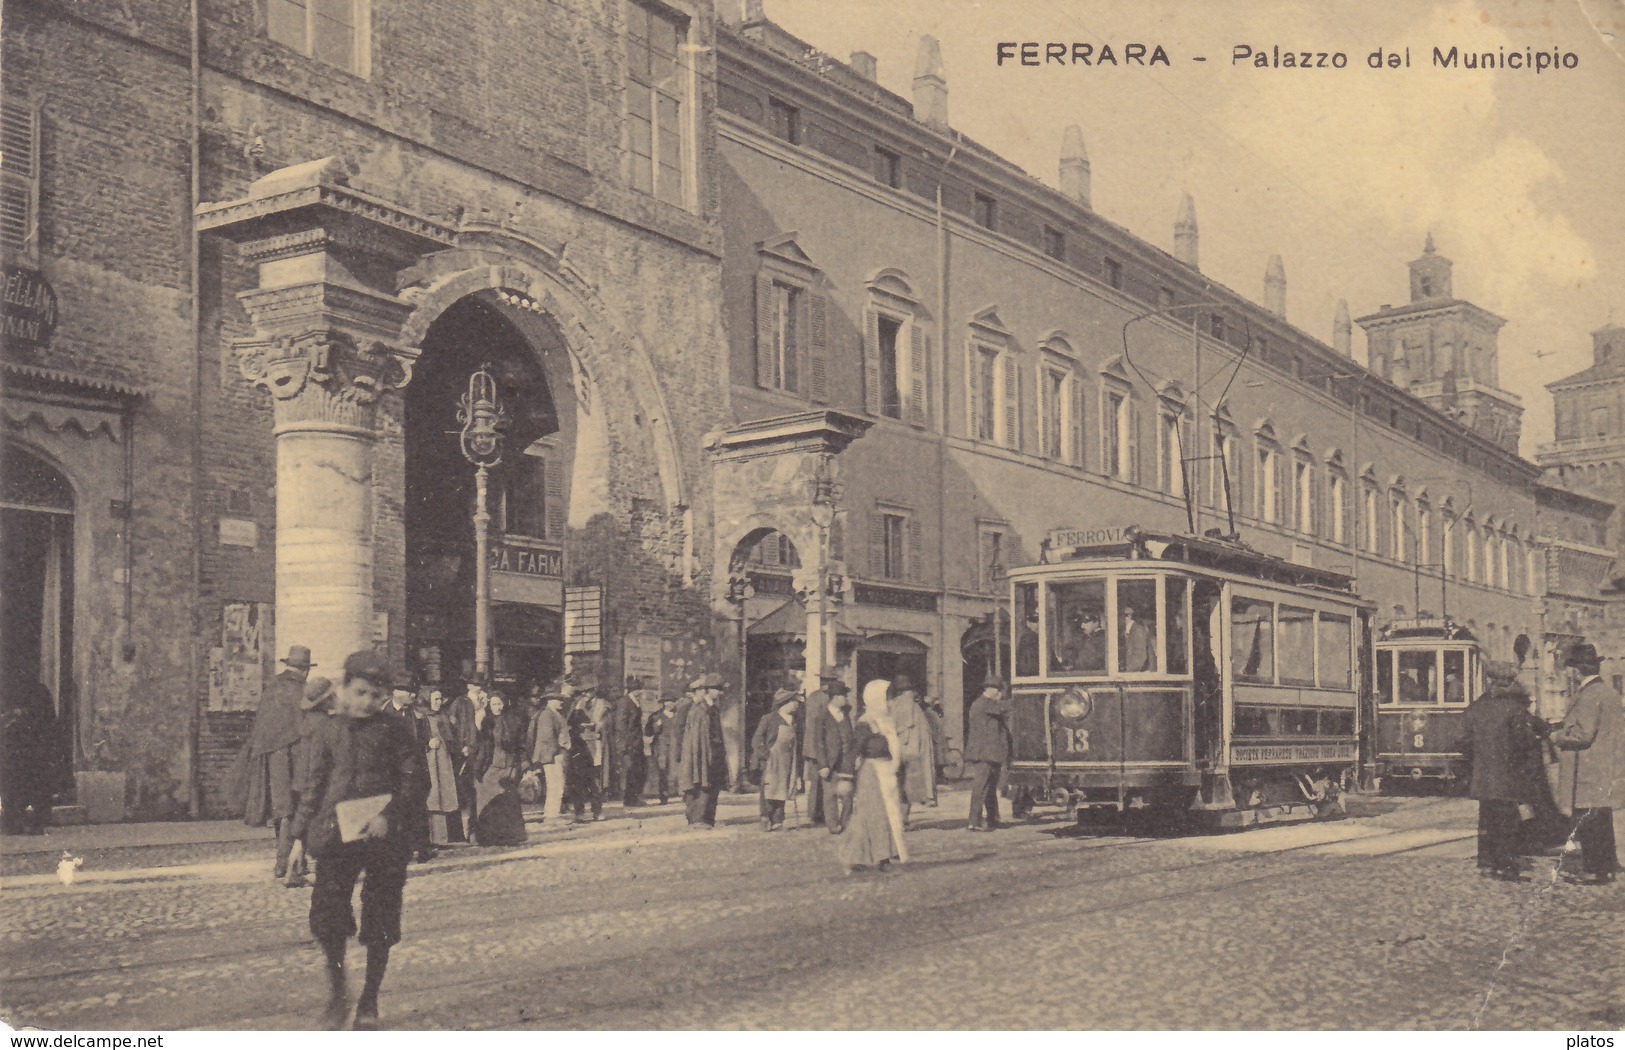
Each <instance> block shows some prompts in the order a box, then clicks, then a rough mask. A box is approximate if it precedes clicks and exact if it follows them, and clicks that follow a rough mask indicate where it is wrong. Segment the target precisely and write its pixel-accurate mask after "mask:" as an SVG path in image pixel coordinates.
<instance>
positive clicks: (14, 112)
mask: <svg viewBox="0 0 1625 1050" xmlns="http://www.w3.org/2000/svg"><path fill="white" fill-rule="evenodd" d="M39 125H40V120H39V110H38V109H37V108H35V107H34V106H33V105H30V104H28V103H23V102H12V101H6V102H4V103H0V245H4V246H5V247H7V248H12V249H15V250H17V251H20V252H24V253H27V254H33V253H34V252H36V251H38V250H39V238H38V234H39V148H40V128H39Z"/></svg>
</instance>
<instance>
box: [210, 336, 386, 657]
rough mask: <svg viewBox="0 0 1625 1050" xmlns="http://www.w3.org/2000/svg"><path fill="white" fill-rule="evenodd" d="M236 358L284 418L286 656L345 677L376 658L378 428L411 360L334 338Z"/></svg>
mask: <svg viewBox="0 0 1625 1050" xmlns="http://www.w3.org/2000/svg"><path fill="white" fill-rule="evenodd" d="M236 349H237V352H238V354H239V364H240V366H241V368H242V371H243V374H244V376H246V377H247V378H248V379H249V381H250V382H253V383H255V384H257V385H259V386H261V387H263V388H264V389H266V390H268V391H269V392H270V394H271V396H272V398H273V404H274V406H275V411H276V426H275V430H274V431H273V433H274V434H275V435H276V509H277V516H276V526H277V527H276V609H277V617H276V634H277V651H278V652H285V651H286V650H287V647H288V646H289V645H305V646H309V647H310V650H311V653H312V654H313V656H314V658H315V660H316V662H317V663H318V664H320V665H321V666H322V667H323V668H325V669H327V671H328V673H329V675H330V676H331V675H336V674H337V672H338V669H339V668H340V667H342V666H343V663H344V657H345V656H346V655H348V654H349V653H352V652H355V651H357V650H359V649H369V648H372V646H373V633H372V625H373V612H374V608H373V576H372V564H373V544H372V532H373V517H372V486H373V476H372V455H373V446H374V444H375V441H376V430H375V420H374V418H373V416H374V408H375V405H376V402H377V399H378V396H379V393H380V392H381V391H382V390H386V389H390V388H393V387H397V386H401V385H404V383H405V382H406V378H407V376H408V375H409V372H408V370H407V367H406V362H408V361H409V358H407V357H406V355H404V354H402V353H400V352H399V351H396V350H391V349H389V348H386V347H384V346H382V345H381V344H375V345H374V346H373V347H371V348H369V349H362V348H359V347H357V346H356V344H355V341H354V339H353V338H352V337H350V336H349V335H348V334H346V333H344V332H342V331H339V330H336V329H330V330H328V331H326V332H313V333H309V334H307V335H306V336H304V337H302V338H299V339H288V340H282V341H279V342H274V343H272V342H266V341H263V340H243V341H241V342H239V343H238V344H237V346H236ZM335 680H336V679H335Z"/></svg>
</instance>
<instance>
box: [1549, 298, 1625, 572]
mask: <svg viewBox="0 0 1625 1050" xmlns="http://www.w3.org/2000/svg"><path fill="white" fill-rule="evenodd" d="M1546 389H1547V390H1549V391H1551V393H1552V410H1553V411H1552V415H1553V417H1554V423H1555V424H1556V426H1555V433H1554V435H1553V436H1554V438H1555V440H1553V441H1552V442H1551V443H1550V444H1546V445H1542V446H1540V449H1539V451H1538V453H1537V455H1536V456H1535V461H1536V462H1537V463H1539V464H1540V465H1541V466H1543V467H1545V468H1546V474H1547V477H1548V478H1549V479H1550V480H1551V481H1552V483H1553V484H1555V485H1557V486H1558V487H1560V488H1566V489H1573V490H1576V491H1578V492H1582V493H1585V494H1586V495H1589V496H1595V497H1597V498H1598V499H1604V500H1607V501H1608V502H1610V503H1612V504H1614V514H1613V518H1612V520H1611V522H1610V527H1609V533H1610V535H1611V536H1612V538H1613V545H1614V547H1615V548H1616V549H1617V550H1618V551H1619V558H1618V560H1616V561H1615V563H1614V564H1615V566H1616V568H1615V570H1614V571H1615V573H1616V575H1619V576H1620V577H1621V578H1622V579H1625V328H1622V327H1620V326H1619V325H1617V324H1614V323H1613V322H1609V323H1608V324H1606V325H1604V326H1603V327H1601V328H1599V329H1597V330H1596V331H1595V332H1592V333H1591V367H1590V368H1587V369H1586V370H1585V371H1583V372H1576V373H1575V374H1574V375H1571V376H1565V377H1564V378H1562V379H1559V380H1558V381H1557V382H1555V383H1547V384H1546Z"/></svg>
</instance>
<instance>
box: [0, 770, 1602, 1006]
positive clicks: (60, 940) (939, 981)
mask: <svg viewBox="0 0 1625 1050" xmlns="http://www.w3.org/2000/svg"><path fill="white" fill-rule="evenodd" d="M963 803H964V795H963V794H962V793H955V794H950V795H949V796H948V797H947V798H946V799H945V800H944V805H943V808H941V809H937V810H929V809H927V810H923V811H921V812H919V813H917V814H916V816H917V818H919V819H917V821H916V824H917V830H915V831H913V832H911V834H910V845H911V849H912V851H913V854H914V859H913V861H912V862H911V863H910V864H908V865H907V866H906V867H904V868H903V869H902V870H901V871H900V872H899V873H897V874H896V875H892V876H886V875H880V874H860V875H856V876H848V875H846V874H844V873H843V872H842V870H841V869H840V867H839V865H838V864H837V862H836V860H835V858H834V855H833V851H832V849H831V843H830V840H829V836H828V835H827V834H826V833H825V832H824V831H822V830H799V831H794V832H788V833H780V834H775V835H764V834H762V833H761V832H760V831H759V830H758V827H757V825H756V824H755V821H754V819H753V818H754V799H745V798H737V797H735V798H730V799H729V800H727V801H726V803H725V806H724V809H723V814H722V815H723V817H724V819H725V821H726V824H725V826H719V828H718V829H717V830H715V831H712V832H707V833H698V834H690V833H688V832H687V831H686V830H685V829H684V828H683V824H682V819H681V815H680V814H679V813H677V812H676V811H675V807H671V806H668V807H664V808H660V807H652V808H650V809H647V810H639V811H634V813H633V814H632V816H631V817H625V816H620V815H617V814H616V811H614V810H611V811H610V812H611V816H612V819H611V820H608V821H606V822H604V823H602V824H596V825H591V826H588V827H584V828H581V829H578V830H575V831H571V832H568V833H566V832H562V831H555V830H542V829H541V827H539V826H537V825H535V824H534V823H533V824H532V829H531V830H532V836H531V843H530V845H529V846H527V847H525V848H522V849H519V850H510V851H506V852H500V851H495V850H490V851H481V850H466V851H463V852H461V853H453V854H447V855H443V856H442V857H441V858H439V859H436V860H435V861H433V862H431V863H429V864H426V865H421V866H417V867H414V869H413V877H412V878H411V880H410V881H409V883H408V886H407V903H406V937H405V941H404V943H403V944H402V945H401V947H399V948H398V949H397V950H396V952H395V955H394V961H393V962H392V967H391V972H390V977H389V980H388V982H387V983H386V985H385V994H384V1001H383V1009H384V1011H385V1018H384V1020H385V1024H386V1026H388V1027H393V1028H400V1029H438V1028H450V1029H461V1028H494V1029H513V1028H608V1029H616V1028H654V1027H660V1028H681V1029H706V1028H719V1029H737V1028H811V1029H820V1028H831V1027H835V1028H905V1029H908V1028H926V1029H941V1028H980V1027H986V1028H1086V1029H1088V1028H1094V1029H1100V1028H1106V1029H1117V1028H1123V1029H1140V1028H1176V1029H1183V1028H1192V1029H1206V1028H1219V1029H1369V1028H1380V1029H1464V1028H1469V1027H1474V1026H1476V1027H1479V1028H1483V1029H1573V1030H1579V1031H1585V1030H1592V1029H1598V1028H1606V1029H1614V1028H1618V1027H1620V1025H1621V1024H1622V1023H1625V996H1622V992H1625V961H1622V957H1621V954H1620V952H1619V951H1618V946H1619V945H1620V944H1621V943H1625V891H1622V890H1621V888H1620V887H1619V886H1618V885H1616V886H1613V887H1609V888H1582V887H1574V886H1570V885H1567V884H1564V883H1561V882H1555V881H1554V880H1553V878H1552V868H1553V865H1554V864H1555V863H1556V862H1555V861H1554V860H1553V859H1550V858H1546V859H1538V860H1536V861H1534V862H1533V865H1532V869H1531V871H1530V876H1531V881H1530V882H1528V883H1525V884H1504V883H1495V882H1486V881H1483V880H1481V879H1479V878H1478V877H1477V876H1476V874H1475V872H1474V868H1473V863H1472V852H1473V835H1472V826H1473V825H1472V821H1473V814H1474V810H1473V805H1472V803H1470V802H1467V801H1465V800H1460V799H1450V798H1417V799H1392V798H1365V799H1360V800H1357V801H1356V802H1355V804H1354V805H1353V807H1352V809H1353V815H1352V816H1351V817H1350V818H1348V819H1344V820H1338V821H1333V822H1328V823H1318V824H1309V825H1297V826H1281V827H1273V828H1264V829H1259V830H1253V831H1245V832H1239V833H1231V834H1226V835H1198V836H1167V837H1163V836H1149V837H1148V836H1134V835H1127V834H1112V833H1104V832H1100V831H1079V830H1075V829H1073V828H1071V827H1070V826H1069V825H1067V824H1066V823H1064V822H1062V821H1061V820H1060V819H1059V817H1058V815H1056V814H1053V813H1048V812H1046V811H1040V813H1039V815H1038V818H1037V819H1036V820H1035V821H1034V822H1032V823H1028V824H1025V825H1017V826H1012V827H1008V828H1006V829H1004V830H1001V831H999V832H997V833H996V834H992V835H985V836H984V835H965V834H964V833H963V832H962V831H961V830H960V829H961V826H962V823H963V822H962V820H961V819H960V814H961V813H962V810H963ZM263 846H264V844H262V843H257V842H239V843H238V844H237V845H236V847H235V848H233V847H232V846H231V844H229V843H213V844H207V843H206V844H203V845H191V846H180V847H177V848H176V850H177V852H175V853H172V854H171V856H170V859H169V860H168V861H167V863H166V864H163V865H158V866H151V865H153V864H154V862H153V857H152V854H153V853H154V852H156V851H155V850H153V849H150V848H149V849H142V850H136V851H131V852H132V853H133V855H134V857H135V859H134V861H133V862H132V863H134V864H136V865H139V866H140V867H139V868H136V867H130V866H128V865H122V866H121V865H119V864H118V863H117V860H118V857H119V856H120V855H121V854H120V853H119V851H111V852H109V853H107V854H105V855H104V856H103V857H102V859H101V862H100V863H101V865H102V867H100V868H97V867H92V866H90V865H89V864H88V863H87V869H86V870H85V872H84V876H85V877H84V878H83V880H82V881H80V882H78V883H77V884H75V885H73V886H70V887H64V886H61V885H59V884H58V883H57V882H56V881H55V879H54V877H48V876H42V875H34V874H27V873H22V874H11V875H9V876H8V877H7V878H6V879H5V894H4V901H3V903H0V929H3V931H4V938H5V945H6V948H5V956H6V960H7V962H6V976H5V987H4V996H3V998H4V1010H5V1014H6V1016H7V1020H8V1021H10V1022H11V1023H12V1024H14V1025H24V1024H28V1025H37V1026H40V1027H43V1028H47V1029H105V1028H116V1029H127V1030H141V1029H177V1028H251V1029H262V1028H268V1029H282V1028H301V1027H308V1026H309V1025H310V1024H311V1023H312V1022H313V1021H314V1019H315V1017H316V1015H317V1011H318V1009H319V1007H320V1005H321V997H322V992H321V977H320V973H319V969H320V968H319V964H318V955H317V952H316V951H315V948H314V946H313V944H312V942H311V941H310V940H309V938H308V935H307V933H306V930H305V910H306V906H307V901H308V891H291V890H286V889H282V888H280V887H278V886H276V885H274V884H273V883H271V881H270V879H269V878H268V876H267V875H266V874H265V872H264V869H265V868H266V867H267V866H268V859H267V858H268V853H267V851H266V850H265V849H264V848H263ZM199 850H201V851H202V852H201V853H188V852H187V851H199ZM21 859H22V858H18V857H12V858H9V860H10V862H11V863H10V865H9V867H8V870H10V871H16V870H17V868H18V864H17V862H18V861H19V860H21ZM786 987H794V988H795V989H796V994H795V995H784V994H782V993H783V990H784V989H785V988H786Z"/></svg>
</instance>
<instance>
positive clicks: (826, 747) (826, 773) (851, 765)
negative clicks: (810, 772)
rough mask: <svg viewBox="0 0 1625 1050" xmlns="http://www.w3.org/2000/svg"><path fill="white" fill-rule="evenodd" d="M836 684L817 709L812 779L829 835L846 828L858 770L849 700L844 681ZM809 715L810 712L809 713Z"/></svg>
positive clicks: (854, 727)
mask: <svg viewBox="0 0 1625 1050" xmlns="http://www.w3.org/2000/svg"><path fill="white" fill-rule="evenodd" d="M836 684H837V685H839V686H840V688H839V689H832V690H831V696H830V698H829V703H828V704H827V705H826V706H825V707H824V710H823V711H822V712H820V715H821V718H822V726H821V728H820V729H819V734H818V746H819V748H820V751H819V756H818V769H817V771H816V773H815V775H814V778H813V779H815V780H817V781H818V782H819V783H820V784H822V785H823V789H822V793H823V795H824V820H825V823H826V824H827V825H828V827H829V833H830V834H831V835H839V834H840V833H841V832H842V831H843V830H845V828H846V821H847V818H848V817H849V816H851V814H852V795H853V792H854V790H855V789H856V786H857V784H856V782H857V772H858V751H857V743H856V740H857V727H856V726H854V725H853V724H852V702H851V700H850V698H849V697H848V696H847V690H846V686H845V684H843V683H836ZM811 714H812V712H811V711H809V712H808V716H809V717H811Z"/></svg>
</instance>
